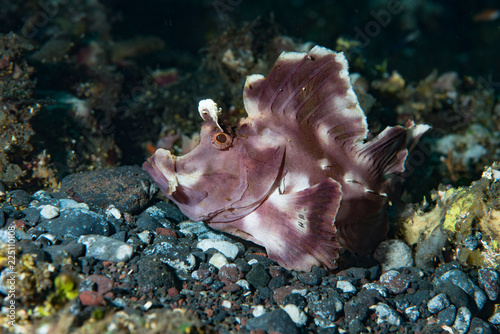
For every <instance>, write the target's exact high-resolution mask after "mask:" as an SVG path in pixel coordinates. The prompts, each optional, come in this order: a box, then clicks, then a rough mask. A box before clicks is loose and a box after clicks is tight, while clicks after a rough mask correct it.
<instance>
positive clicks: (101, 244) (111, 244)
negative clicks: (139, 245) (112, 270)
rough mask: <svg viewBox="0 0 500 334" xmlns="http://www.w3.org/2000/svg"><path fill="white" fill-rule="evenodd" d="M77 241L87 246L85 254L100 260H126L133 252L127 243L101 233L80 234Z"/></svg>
mask: <svg viewBox="0 0 500 334" xmlns="http://www.w3.org/2000/svg"><path fill="white" fill-rule="evenodd" d="M78 243H81V244H84V245H85V246H86V247H87V252H86V256H90V257H93V258H95V259H97V260H102V261H112V262H122V261H124V262H126V261H128V260H130V258H131V257H132V254H133V252H134V249H133V248H132V246H130V245H129V244H127V243H125V242H122V241H118V240H116V239H113V238H110V237H105V236H102V235H82V236H81V237H80V238H79V239H78Z"/></svg>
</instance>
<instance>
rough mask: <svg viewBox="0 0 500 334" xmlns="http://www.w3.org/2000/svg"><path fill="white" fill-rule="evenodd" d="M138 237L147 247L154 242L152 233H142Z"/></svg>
mask: <svg viewBox="0 0 500 334" xmlns="http://www.w3.org/2000/svg"><path fill="white" fill-rule="evenodd" d="M137 237H138V238H139V240H141V241H142V242H143V243H145V244H146V245H149V244H150V243H151V241H152V240H153V233H152V232H151V231H142V232H141V233H138V234H137Z"/></svg>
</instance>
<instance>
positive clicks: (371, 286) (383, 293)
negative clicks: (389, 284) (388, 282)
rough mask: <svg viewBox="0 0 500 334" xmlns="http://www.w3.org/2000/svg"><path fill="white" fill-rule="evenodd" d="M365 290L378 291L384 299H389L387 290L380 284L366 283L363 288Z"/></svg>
mask: <svg viewBox="0 0 500 334" xmlns="http://www.w3.org/2000/svg"><path fill="white" fill-rule="evenodd" d="M362 288H363V289H364V290H375V291H377V292H378V293H379V294H380V295H381V296H382V297H384V298H385V297H387V288H386V287H385V286H383V285H381V284H379V283H366V284H365V285H363V287H362Z"/></svg>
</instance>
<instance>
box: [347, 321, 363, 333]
mask: <svg viewBox="0 0 500 334" xmlns="http://www.w3.org/2000/svg"><path fill="white" fill-rule="evenodd" d="M365 332H366V327H365V325H363V323H362V322H361V321H360V320H359V319H354V320H352V321H351V322H350V323H349V333H351V334H359V333H365Z"/></svg>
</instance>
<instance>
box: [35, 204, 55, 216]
mask: <svg viewBox="0 0 500 334" xmlns="http://www.w3.org/2000/svg"><path fill="white" fill-rule="evenodd" d="M38 208H39V209H40V208H41V211H40V215H41V216H42V217H43V218H45V219H53V218H56V217H57V216H59V209H58V208H56V207H55V206H53V205H41V206H39V207H38Z"/></svg>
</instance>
